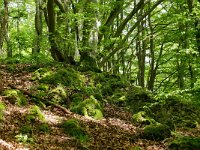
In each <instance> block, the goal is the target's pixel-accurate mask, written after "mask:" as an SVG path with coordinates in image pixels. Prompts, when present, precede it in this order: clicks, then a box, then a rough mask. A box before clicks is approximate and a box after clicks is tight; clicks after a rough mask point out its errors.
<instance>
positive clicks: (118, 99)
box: [110, 91, 126, 107]
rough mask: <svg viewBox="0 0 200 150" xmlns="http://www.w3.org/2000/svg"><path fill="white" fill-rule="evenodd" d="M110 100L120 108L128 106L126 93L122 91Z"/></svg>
mask: <svg viewBox="0 0 200 150" xmlns="http://www.w3.org/2000/svg"><path fill="white" fill-rule="evenodd" d="M110 100H111V102H112V103H114V104H115V105H117V106H119V107H122V106H126V93H125V92H120V91H119V92H116V93H114V94H113V95H112V96H111V98H110Z"/></svg>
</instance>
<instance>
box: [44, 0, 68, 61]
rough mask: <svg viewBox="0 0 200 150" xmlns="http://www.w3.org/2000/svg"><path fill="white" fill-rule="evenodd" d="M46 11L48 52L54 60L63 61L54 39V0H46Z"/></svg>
mask: <svg viewBox="0 0 200 150" xmlns="http://www.w3.org/2000/svg"><path fill="white" fill-rule="evenodd" d="M47 13H48V28H49V42H50V45H51V48H50V52H51V55H52V57H53V59H54V60H56V61H60V62H63V61H64V60H65V59H64V57H63V55H62V53H61V52H60V50H59V48H58V45H57V43H56V40H55V24H56V22H55V11H54V0H48V2H47Z"/></svg>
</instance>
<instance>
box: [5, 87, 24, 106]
mask: <svg viewBox="0 0 200 150" xmlns="http://www.w3.org/2000/svg"><path fill="white" fill-rule="evenodd" d="M2 95H4V96H6V97H7V98H8V100H9V102H10V103H12V104H16V103H17V104H18V105H19V106H24V105H26V103H27V99H26V97H25V96H24V95H23V93H22V92H20V91H19V90H13V89H10V90H5V91H3V93H2Z"/></svg>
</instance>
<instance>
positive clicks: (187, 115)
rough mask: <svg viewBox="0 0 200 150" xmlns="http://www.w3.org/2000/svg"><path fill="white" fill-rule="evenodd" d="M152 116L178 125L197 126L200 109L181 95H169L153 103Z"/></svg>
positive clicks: (170, 124)
mask: <svg viewBox="0 0 200 150" xmlns="http://www.w3.org/2000/svg"><path fill="white" fill-rule="evenodd" d="M149 108H150V110H151V111H150V112H151V116H152V117H153V118H154V119H155V120H156V121H158V122H161V123H163V124H167V125H168V126H170V127H172V129H173V128H174V127H173V126H174V125H175V126H176V127H190V128H191V127H192V128H194V127H197V125H198V123H199V122H200V118H199V115H198V114H199V111H198V109H197V108H196V106H194V105H193V104H191V103H190V102H188V101H187V100H184V99H183V98H181V99H180V97H179V96H176V95H174V96H167V98H164V99H163V100H159V102H157V103H154V104H152V105H151V106H150V107H149Z"/></svg>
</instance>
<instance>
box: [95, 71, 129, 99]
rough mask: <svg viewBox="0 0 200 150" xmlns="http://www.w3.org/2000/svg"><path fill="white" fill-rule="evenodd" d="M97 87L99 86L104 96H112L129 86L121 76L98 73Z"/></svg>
mask: <svg viewBox="0 0 200 150" xmlns="http://www.w3.org/2000/svg"><path fill="white" fill-rule="evenodd" d="M93 78H94V82H95V85H98V88H99V90H100V91H101V93H102V95H104V96H108V95H112V94H113V93H114V92H115V91H117V90H119V89H123V88H125V87H126V86H127V84H126V82H125V81H124V80H123V79H122V78H121V77H120V76H119V75H114V74H109V73H97V74H95V75H94V77H93Z"/></svg>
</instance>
